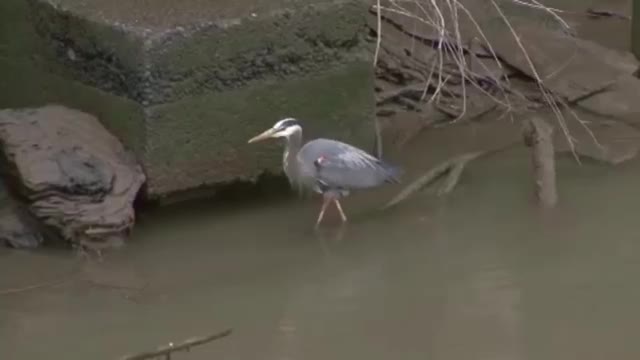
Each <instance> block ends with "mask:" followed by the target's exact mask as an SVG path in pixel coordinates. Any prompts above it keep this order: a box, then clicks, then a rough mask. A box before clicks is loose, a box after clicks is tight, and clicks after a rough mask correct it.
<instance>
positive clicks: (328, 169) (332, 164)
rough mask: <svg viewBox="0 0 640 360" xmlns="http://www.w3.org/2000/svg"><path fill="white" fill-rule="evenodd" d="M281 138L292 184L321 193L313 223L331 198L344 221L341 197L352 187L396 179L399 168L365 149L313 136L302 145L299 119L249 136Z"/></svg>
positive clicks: (279, 123)
mask: <svg viewBox="0 0 640 360" xmlns="http://www.w3.org/2000/svg"><path fill="white" fill-rule="evenodd" d="M268 138H284V140H285V149H284V158H283V167H284V172H285V174H286V175H287V177H288V178H289V182H290V183H291V185H292V186H298V187H300V188H302V187H304V188H307V189H311V190H313V191H315V192H317V193H319V194H322V196H323V202H322V208H321V209H320V214H318V220H317V221H316V226H318V225H319V224H320V222H321V221H322V219H323V217H324V213H325V210H326V209H327V206H328V205H329V204H330V203H331V202H334V203H335V204H336V208H337V209H338V211H339V212H340V217H341V218H342V221H343V222H346V221H347V216H346V215H345V214H344V211H343V210H342V206H341V205H340V198H342V197H345V196H347V195H349V193H350V191H351V190H356V189H366V188H371V187H376V186H379V185H382V184H384V183H397V182H399V175H400V169H399V168H396V167H393V166H391V165H389V164H386V163H385V162H383V161H382V160H380V159H378V158H376V157H374V156H372V155H370V154H368V153H367V152H365V151H364V150H361V149H358V148H357V147H354V146H351V145H349V144H345V143H343V142H340V141H336V140H330V139H315V140H312V141H309V142H308V143H306V144H305V145H304V146H302V127H301V126H300V123H299V122H298V120H296V119H294V118H286V119H283V120H280V121H278V122H277V123H276V124H275V125H273V127H271V128H270V129H268V130H266V131H264V132H263V133H261V134H260V135H257V136H255V137H253V138H251V139H250V140H249V143H253V142H256V141H261V140H265V139H268Z"/></svg>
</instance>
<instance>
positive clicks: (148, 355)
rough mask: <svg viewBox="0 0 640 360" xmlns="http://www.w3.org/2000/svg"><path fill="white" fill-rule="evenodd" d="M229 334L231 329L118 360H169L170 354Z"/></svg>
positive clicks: (187, 349)
mask: <svg viewBox="0 0 640 360" xmlns="http://www.w3.org/2000/svg"><path fill="white" fill-rule="evenodd" d="M231 332H232V330H231V329H227V330H225V331H223V332H220V333H217V334H213V335H209V336H203V337H196V338H192V339H188V340H185V341H183V342H181V343H179V344H177V345H174V344H173V343H169V345H167V346H163V347H161V348H159V349H158V350H156V351H147V352H142V353H139V354H133V355H126V356H123V357H121V358H120V360H146V359H153V358H157V357H160V356H164V357H165V358H166V359H170V358H171V354H173V353H174V352H177V351H189V350H191V348H192V347H194V346H198V345H202V344H206V343H208V342H211V341H214V340H218V339H222V338H224V337H227V336H229V335H231Z"/></svg>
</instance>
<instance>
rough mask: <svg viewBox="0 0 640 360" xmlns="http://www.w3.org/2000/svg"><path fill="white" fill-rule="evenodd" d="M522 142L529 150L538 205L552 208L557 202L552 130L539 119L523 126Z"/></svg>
mask: <svg viewBox="0 0 640 360" xmlns="http://www.w3.org/2000/svg"><path fill="white" fill-rule="evenodd" d="M524 142H525V144H526V145H527V146H528V147H530V148H531V160H532V165H533V173H534V178H535V183H536V197H537V198H538V202H539V203H540V205H542V206H544V207H549V208H550V207H554V206H555V205H556V204H557V202H558V192H557V187H556V164H555V153H554V148H553V128H552V127H551V125H549V124H547V123H546V122H545V121H544V120H542V119H541V118H539V117H532V118H530V119H528V120H527V121H526V122H525V125H524Z"/></svg>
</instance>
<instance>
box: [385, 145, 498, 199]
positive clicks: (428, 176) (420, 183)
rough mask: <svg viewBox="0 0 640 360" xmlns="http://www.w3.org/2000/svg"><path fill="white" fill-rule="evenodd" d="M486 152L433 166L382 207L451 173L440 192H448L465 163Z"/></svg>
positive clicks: (463, 156)
mask: <svg viewBox="0 0 640 360" xmlns="http://www.w3.org/2000/svg"><path fill="white" fill-rule="evenodd" d="M486 153H488V152H487V151H477V152H471V153H466V154H463V155H459V156H456V157H454V158H451V159H448V160H446V161H444V162H442V163H440V164H438V165H437V166H435V167H434V168H432V169H430V170H429V171H427V172H426V173H425V174H424V175H422V176H420V177H419V178H418V179H416V180H415V181H413V182H412V183H410V184H409V185H407V186H406V187H405V188H404V189H403V190H402V191H401V192H400V193H399V194H398V195H396V196H395V197H394V198H393V199H391V201H389V202H388V203H387V204H386V205H385V206H384V207H383V210H386V209H388V208H390V207H393V206H396V205H398V204H399V203H401V202H402V201H405V200H406V199H407V198H409V197H410V196H411V195H413V194H415V193H416V192H419V191H421V190H422V189H424V188H425V187H427V186H429V185H431V184H433V183H434V182H436V181H437V180H438V179H440V178H442V177H443V176H445V175H447V174H451V173H453V176H452V177H450V179H449V181H447V183H446V184H445V186H444V190H443V192H441V193H442V194H448V193H449V192H451V191H452V190H453V188H454V187H455V185H456V184H457V183H458V180H459V178H460V175H461V174H462V171H463V170H464V167H465V165H466V163H468V162H469V161H471V160H473V159H476V158H477V157H479V156H481V155H484V154H486ZM453 169H456V170H453Z"/></svg>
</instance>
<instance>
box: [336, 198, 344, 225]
mask: <svg viewBox="0 0 640 360" xmlns="http://www.w3.org/2000/svg"><path fill="white" fill-rule="evenodd" d="M333 202H335V203H336V207H337V208H338V211H339V212H340V217H341V218H342V222H347V215H345V214H344V211H342V205H340V200H338V199H333Z"/></svg>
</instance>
